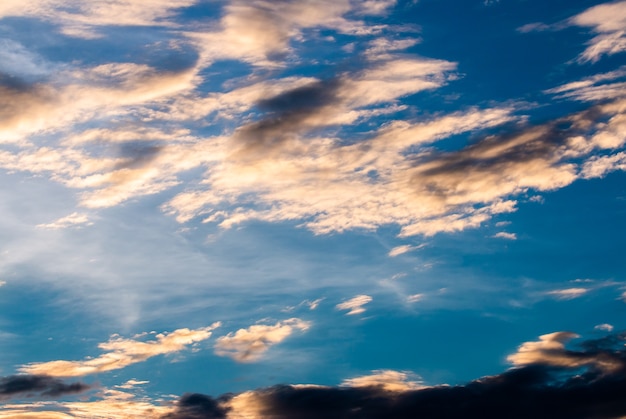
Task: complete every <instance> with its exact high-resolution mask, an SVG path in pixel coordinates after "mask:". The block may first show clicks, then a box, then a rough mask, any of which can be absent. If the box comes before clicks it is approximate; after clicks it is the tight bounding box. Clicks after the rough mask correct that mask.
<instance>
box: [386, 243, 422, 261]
mask: <svg viewBox="0 0 626 419" xmlns="http://www.w3.org/2000/svg"><path fill="white" fill-rule="evenodd" d="M419 248H421V245H420V246H411V245H410V244H404V245H401V246H396V247H394V248H393V249H391V250H390V251H389V253H388V255H389V256H390V257H392V258H393V257H396V256H400V255H402V254H404V253H408V252H411V251H413V250H416V249H419Z"/></svg>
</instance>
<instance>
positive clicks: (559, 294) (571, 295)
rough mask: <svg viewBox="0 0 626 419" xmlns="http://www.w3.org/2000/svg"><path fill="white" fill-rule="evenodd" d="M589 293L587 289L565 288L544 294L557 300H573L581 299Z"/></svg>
mask: <svg viewBox="0 0 626 419" xmlns="http://www.w3.org/2000/svg"><path fill="white" fill-rule="evenodd" d="M588 292H589V289H588V288H566V289H562V290H554V291H548V292H547V293H546V294H547V295H550V296H552V297H554V298H556V299H559V300H573V299H575V298H579V297H582V296H583V295H585V294H587V293H588Z"/></svg>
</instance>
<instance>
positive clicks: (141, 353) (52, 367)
mask: <svg viewBox="0 0 626 419" xmlns="http://www.w3.org/2000/svg"><path fill="white" fill-rule="evenodd" d="M219 326H220V324H219V323H214V324H212V325H211V326H208V327H203V328H200V329H194V330H190V329H177V330H175V331H173V332H171V333H160V334H158V335H156V336H155V338H156V340H151V341H147V342H144V341H139V340H133V339H123V338H121V337H118V336H113V337H112V338H111V339H110V340H109V341H108V342H104V343H101V344H99V345H98V347H99V348H100V349H103V350H104V351H106V352H105V353H104V354H102V355H100V356H99V357H97V358H89V359H86V360H84V361H50V362H36V363H31V364H26V365H24V366H22V367H20V371H21V372H24V373H27V374H45V375H51V376H55V377H77V376H83V375H88V374H97V373H101V372H106V371H112V370H117V369H121V368H124V367H127V366H128V365H132V364H136V363H138V362H143V361H145V360H147V359H149V358H152V357H154V356H157V355H165V354H170V353H175V352H179V351H182V350H184V349H185V348H186V347H188V346H189V345H192V344H194V343H197V342H201V341H203V340H206V339H208V338H209V337H211V332H212V330H214V329H215V328H217V327H219Z"/></svg>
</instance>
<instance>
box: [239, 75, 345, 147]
mask: <svg viewBox="0 0 626 419" xmlns="http://www.w3.org/2000/svg"><path fill="white" fill-rule="evenodd" d="M341 86H342V82H341V80H340V79H337V78H333V79H329V80H320V81H316V82H313V83H311V84H308V85H305V86H302V87H298V88H296V89H292V90H289V91H287V92H284V93H281V94H279V95H277V96H275V97H272V98H269V99H264V100H261V101H259V102H258V103H257V107H258V108H259V109H260V110H261V111H263V112H265V113H266V114H265V116H264V117H263V118H262V119H261V120H259V121H257V122H253V123H251V124H248V125H246V126H243V127H242V128H240V129H239V130H238V131H237V133H236V136H235V138H236V140H238V141H241V142H242V143H243V144H244V147H243V149H242V150H241V151H242V152H245V153H249V152H255V151H260V150H259V148H263V149H266V150H267V149H271V148H272V147H273V146H278V145H280V144H282V143H284V141H286V140H287V139H289V138H291V137H294V136H295V135H297V134H299V133H301V132H302V131H303V130H305V129H309V128H314V127H312V126H311V124H310V123H307V119H309V118H310V117H312V116H315V115H319V114H320V113H323V112H324V111H326V110H330V109H331V108H332V107H334V105H337V104H339V102H340V99H339V98H338V92H339V89H340V88H341ZM315 122H316V124H318V125H323V122H321V121H315Z"/></svg>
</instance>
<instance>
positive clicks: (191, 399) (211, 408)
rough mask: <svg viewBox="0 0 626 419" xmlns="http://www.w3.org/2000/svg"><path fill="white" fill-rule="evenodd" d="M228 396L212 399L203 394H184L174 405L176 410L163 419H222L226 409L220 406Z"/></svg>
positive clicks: (224, 416)
mask: <svg viewBox="0 0 626 419" xmlns="http://www.w3.org/2000/svg"><path fill="white" fill-rule="evenodd" d="M229 397H230V396H229V395H225V396H221V397H220V398H219V399H214V398H212V397H211V396H205V395H204V394H197V393H189V394H184V395H183V396H182V397H181V398H180V400H179V401H178V403H177V404H176V410H175V411H174V412H172V413H168V414H167V415H165V416H163V419H222V418H226V413H227V412H228V409H227V408H225V407H223V406H221V403H222V402H224V401H226V400H227V399H228V398H229Z"/></svg>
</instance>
